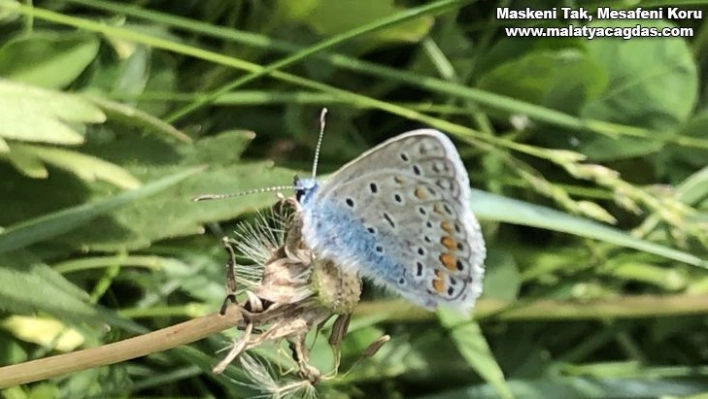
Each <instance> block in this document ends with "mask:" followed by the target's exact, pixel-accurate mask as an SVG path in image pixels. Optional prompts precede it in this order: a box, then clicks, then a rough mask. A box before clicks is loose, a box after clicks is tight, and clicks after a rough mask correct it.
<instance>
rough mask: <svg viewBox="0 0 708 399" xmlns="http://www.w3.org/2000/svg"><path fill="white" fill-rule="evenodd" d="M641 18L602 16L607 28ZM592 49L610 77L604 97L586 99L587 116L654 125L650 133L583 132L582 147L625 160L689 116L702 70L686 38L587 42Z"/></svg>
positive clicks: (658, 142) (651, 147)
mask: <svg viewBox="0 0 708 399" xmlns="http://www.w3.org/2000/svg"><path fill="white" fill-rule="evenodd" d="M640 22H641V26H642V28H649V27H656V28H657V29H663V28H665V27H675V25H674V24H672V23H670V22H666V21H640ZM637 23H638V21H628V20H625V21H601V22H597V23H593V24H595V25H598V26H600V25H601V26H603V27H617V28H631V27H635V26H637ZM587 50H588V53H589V54H590V55H591V56H592V57H593V58H594V59H595V60H596V61H597V62H598V63H600V64H602V65H603V66H604V67H605V68H606V70H607V74H608V76H609V82H608V84H607V86H606V88H605V90H604V92H603V93H602V95H600V97H598V98H597V99H596V100H594V101H592V102H590V103H588V104H587V106H586V107H585V108H584V109H583V111H582V115H583V117H585V118H592V119H599V120H603V121H608V122H613V123H620V124H627V125H633V126H637V127H644V128H647V129H650V130H654V132H653V133H652V136H651V137H647V138H634V137H622V138H620V139H613V138H608V137H605V136H598V135H592V136H589V135H587V134H585V135H583V136H581V137H582V139H581V144H580V146H581V149H582V152H583V153H585V154H586V155H588V156H589V157H591V158H592V159H596V160H612V159H621V158H627V157H632V156H638V155H644V154H647V153H650V152H653V151H656V150H658V149H659V148H661V147H662V145H663V141H664V140H665V139H666V138H668V137H672V136H674V135H675V133H674V132H673V130H674V129H676V128H677V127H678V126H679V125H680V124H681V123H683V122H684V121H685V120H686V119H687V118H688V117H689V116H690V112H691V110H692V109H693V107H694V105H695V103H696V100H697V96H698V72H697V68H696V64H695V61H694V60H693V57H692V55H691V49H690V48H689V46H688V43H687V42H686V40H685V39H683V38H668V37H663V38H652V39H651V40H620V39H618V38H616V37H611V38H595V39H594V40H588V41H587Z"/></svg>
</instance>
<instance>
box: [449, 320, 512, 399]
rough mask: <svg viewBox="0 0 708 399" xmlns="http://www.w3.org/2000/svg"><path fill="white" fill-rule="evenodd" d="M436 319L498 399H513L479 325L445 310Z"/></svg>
mask: <svg viewBox="0 0 708 399" xmlns="http://www.w3.org/2000/svg"><path fill="white" fill-rule="evenodd" d="M438 317H439V318H440V321H441V323H442V325H443V326H444V327H445V328H447V329H448V330H449V333H450V338H451V339H452V341H453V342H454V343H455V346H456V347H457V350H459V351H460V354H461V355H462V357H463V358H465V360H466V361H467V363H468V364H469V365H470V366H471V367H472V368H473V369H474V370H475V371H476V372H477V373H479V375H481V376H482V378H484V380H485V381H487V382H488V383H489V384H490V385H492V386H493V387H494V390H495V391H496V392H497V394H498V395H499V397H501V398H505V399H507V398H513V397H514V395H513V394H512V393H511V390H510V389H509V387H508V386H507V385H506V381H505V380H504V373H503V372H502V369H501V367H500V366H499V364H498V363H497V361H496V359H495V358H494V354H493V353H492V351H491V349H489V344H488V343H487V340H486V338H484V335H483V334H482V329H480V328H479V324H477V323H476V322H473V321H470V320H468V319H467V318H466V317H464V316H463V317H461V316H459V315H458V314H455V313H453V312H452V311H448V310H446V309H440V310H439V311H438Z"/></svg>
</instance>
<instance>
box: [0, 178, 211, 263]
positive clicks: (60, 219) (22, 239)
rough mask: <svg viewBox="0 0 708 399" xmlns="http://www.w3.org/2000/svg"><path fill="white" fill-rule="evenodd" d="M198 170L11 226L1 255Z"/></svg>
mask: <svg viewBox="0 0 708 399" xmlns="http://www.w3.org/2000/svg"><path fill="white" fill-rule="evenodd" d="M198 170H199V169H196V168H193V169H189V170H186V171H181V172H179V173H175V174H174V175H171V176H168V177H165V178H163V179H161V180H158V181H154V182H152V183H149V184H146V185H145V186H143V187H141V188H139V189H136V190H131V191H126V192H124V193H121V194H118V195H116V196H114V197H111V198H108V199H105V200H102V201H98V202H94V203H88V204H83V205H78V206H75V207H72V208H69V209H64V210H61V211H59V212H54V213H52V214H49V215H44V216H41V217H38V218H35V219H31V220H27V221H25V222H23V223H20V224H17V225H14V226H10V227H8V228H7V229H6V230H4V231H3V232H2V233H1V234H0V254H2V253H5V252H8V251H12V250H15V249H19V248H24V247H27V246H28V245H31V244H34V243H37V242H41V241H44V240H47V239H50V238H54V237H56V236H58V235H60V234H63V233H66V232H68V231H71V230H73V229H75V228H77V227H80V226H82V225H85V224H87V223H89V222H90V221H92V220H94V219H95V218H96V217H98V216H100V215H102V214H105V213H107V212H110V211H113V210H115V209H116V208H119V207H121V206H125V205H127V204H130V203H132V202H135V201H137V200H138V199H141V198H143V197H147V196H150V195H153V194H155V193H157V192H160V191H162V190H164V189H166V188H169V187H171V186H173V185H175V184H177V183H179V182H180V181H182V180H184V179H185V178H187V177H189V176H191V175H193V174H194V173H196V172H197V171H198Z"/></svg>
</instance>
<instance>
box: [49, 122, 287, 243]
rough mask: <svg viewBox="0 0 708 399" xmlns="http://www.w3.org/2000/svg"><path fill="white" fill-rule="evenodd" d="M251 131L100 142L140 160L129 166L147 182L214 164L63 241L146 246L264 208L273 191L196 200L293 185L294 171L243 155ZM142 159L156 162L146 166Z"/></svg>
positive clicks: (121, 157)
mask: <svg viewBox="0 0 708 399" xmlns="http://www.w3.org/2000/svg"><path fill="white" fill-rule="evenodd" d="M253 136H254V135H253V133H251V132H243V131H232V132H224V133H222V134H220V135H217V136H213V137H209V138H205V139H202V140H200V141H198V142H197V143H196V144H195V145H185V144H179V143H172V144H167V143H165V142H162V141H157V140H155V139H154V138H150V137H148V136H145V137H142V138H139V139H137V138H136V139H133V138H131V139H130V140H125V141H124V142H122V143H120V144H119V143H112V144H111V145H108V146H106V147H105V148H104V147H102V148H101V150H104V149H105V150H108V151H110V152H111V153H110V154H105V156H106V157H111V160H113V161H114V162H116V163H119V164H124V163H130V162H131V161H132V162H133V163H134V164H136V165H137V166H132V167H130V170H131V171H132V172H133V173H134V174H135V175H136V176H137V177H138V178H140V179H141V180H143V181H145V180H151V179H156V178H159V177H161V176H164V175H165V174H169V173H172V171H174V170H181V169H184V168H185V167H189V166H196V165H204V164H206V163H207V162H208V163H209V164H210V167H209V168H208V169H206V170H205V171H203V172H201V173H199V174H198V175H196V176H192V177H190V178H188V179H186V180H185V181H184V182H182V184H180V185H179V186H176V187H173V188H172V189H170V190H167V191H165V192H163V193H162V194H159V195H156V196H153V197H151V198H150V199H147V200H145V201H140V202H139V203H135V204H133V205H130V206H128V207H125V208H123V209H121V210H118V211H116V212H114V213H112V214H111V215H106V217H104V218H101V220H100V223H96V224H91V225H87V226H85V227H83V228H81V229H78V230H76V231H74V232H72V233H71V234H68V235H66V236H63V237H61V238H60V239H59V241H60V242H62V243H65V244H68V245H70V246H71V247H81V248H89V249H92V250H103V251H113V250H118V249H137V248H144V247H147V246H148V245H150V243H152V242H153V241H155V240H160V239H164V238H168V237H181V236H186V235H192V234H198V233H201V232H202V231H203V227H202V225H203V224H205V223H211V222H217V221H222V220H229V219H233V218H235V217H237V216H239V215H241V214H242V213H244V212H247V211H253V210H256V209H259V208H262V207H263V205H264V203H271V202H272V201H274V200H275V194H274V193H263V194H256V195H248V196H244V197H240V198H234V199H231V200H222V201H206V202H193V201H192V199H193V198H195V197H197V196H199V195H201V194H206V193H228V192H238V191H243V190H247V189H253V188H262V187H269V186H275V185H283V184H291V182H292V178H293V175H294V172H292V171H290V170H286V169H279V168H273V166H272V164H271V163H269V162H249V163H246V162H243V161H240V160H239V158H240V155H241V152H242V151H243V150H244V148H245V146H246V145H247V144H248V143H249V142H250V140H251V139H252V138H253ZM123 144H124V145H125V146H123ZM136 148H140V150H139V151H136ZM97 153H98V152H97ZM155 154H165V157H166V158H164V159H161V158H160V157H156V156H155ZM138 159H139V161H137V160H138ZM144 162H153V163H154V165H151V166H148V165H149V164H145V163H144Z"/></svg>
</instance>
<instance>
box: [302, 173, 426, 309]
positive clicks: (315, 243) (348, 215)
mask: <svg viewBox="0 0 708 399" xmlns="http://www.w3.org/2000/svg"><path fill="white" fill-rule="evenodd" d="M295 187H296V199H297V201H298V202H299V203H300V206H301V209H302V219H303V238H304V240H305V244H306V245H307V246H308V247H309V248H310V249H311V250H312V251H313V253H314V254H315V255H316V256H317V257H320V258H326V259H330V260H332V261H334V263H335V264H336V265H337V266H338V267H345V268H352V269H354V270H356V271H358V272H359V274H361V275H363V276H365V277H369V278H371V279H373V280H374V281H375V282H378V283H380V284H383V283H384V281H399V280H401V279H404V280H405V284H406V285H409V286H410V285H412V284H415V283H414V281H413V279H412V276H410V275H409V274H408V273H407V272H406V270H407V268H406V267H404V266H403V265H401V264H398V262H397V261H395V260H394V258H393V257H391V256H388V255H387V254H386V252H384V253H378V252H377V251H376V250H375V248H376V247H382V248H384V249H385V251H388V250H391V248H393V247H394V246H395V243H396V237H390V236H388V235H384V234H381V233H379V234H378V235H372V234H371V233H369V232H368V231H367V229H366V226H365V225H364V218H363V217H361V216H359V215H357V212H354V211H352V210H350V209H348V208H346V207H344V206H342V205H341V204H339V203H338V202H337V201H335V200H332V199H330V198H320V197H318V195H317V193H318V191H319V189H320V183H319V182H317V181H316V180H314V179H308V178H303V179H299V178H296V179H295ZM416 302H421V301H420V299H419V300H418V301H416ZM421 304H422V305H423V306H426V305H428V306H429V304H427V303H421Z"/></svg>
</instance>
